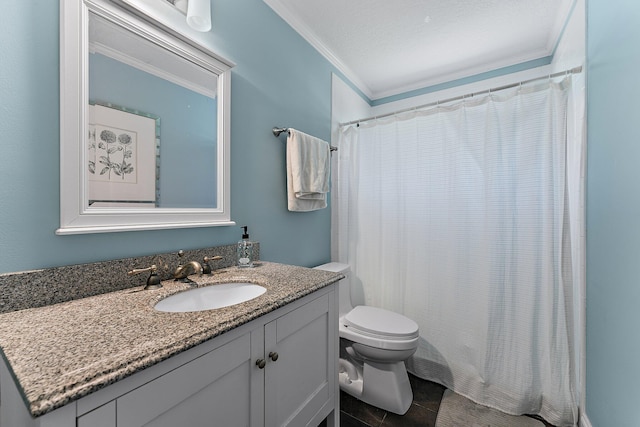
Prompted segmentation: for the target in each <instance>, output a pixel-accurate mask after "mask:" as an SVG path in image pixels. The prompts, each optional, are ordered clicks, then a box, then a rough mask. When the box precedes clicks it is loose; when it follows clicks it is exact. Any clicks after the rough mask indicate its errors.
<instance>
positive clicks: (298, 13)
mask: <svg viewBox="0 0 640 427" xmlns="http://www.w3.org/2000/svg"><path fill="white" fill-rule="evenodd" d="M264 1H265V3H267V4H268V5H269V6H270V7H271V8H272V9H273V10H274V11H275V12H276V13H278V14H279V15H280V16H281V17H282V18H283V19H284V20H285V21H286V22H288V23H289V25H291V26H292V27H293V28H294V29H295V30H296V31H297V32H298V33H300V34H301V35H302V36H303V37H304V38H305V39H306V40H307V41H309V42H310V43H311V44H312V45H313V46H314V47H315V48H316V49H318V51H320V53H322V54H323V55H324V56H325V57H326V58H327V59H328V60H329V61H330V62H332V63H333V64H334V65H335V66H336V67H337V68H338V69H339V70H340V71H341V72H342V73H344V74H345V76H346V77H347V78H348V79H349V80H351V82H352V83H353V84H355V85H356V86H358V88H359V89H360V90H362V92H363V93H364V94H365V95H367V96H368V97H369V98H370V99H379V98H383V97H386V96H391V95H396V94H399V93H403V92H407V91H410V90H414V89H419V88H424V87H428V86H432V85H435V84H438V83H443V82H447V81H452V80H455V79H459V78H464V77H469V76H473V75H476V74H479V73H483V72H486V71H492V70H496V69H499V68H502V67H508V66H511V65H516V64H520V63H523V62H526V61H530V60H535V59H540V58H545V57H548V56H550V55H552V54H553V51H554V49H555V46H556V44H557V41H558V39H559V37H560V36H561V34H562V30H563V28H564V25H565V22H566V21H567V19H568V16H569V14H570V11H571V8H572V7H573V4H574V2H575V0H264Z"/></svg>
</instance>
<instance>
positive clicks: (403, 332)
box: [339, 305, 418, 350]
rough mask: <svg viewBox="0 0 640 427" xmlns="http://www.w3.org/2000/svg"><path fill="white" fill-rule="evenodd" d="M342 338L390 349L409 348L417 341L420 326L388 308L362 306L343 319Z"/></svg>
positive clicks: (341, 326)
mask: <svg viewBox="0 0 640 427" xmlns="http://www.w3.org/2000/svg"><path fill="white" fill-rule="evenodd" d="M339 332H340V337H342V338H346V339H349V340H351V341H354V342H358V343H360V344H364V345H368V346H371V347H378V348H382V349H389V350H408V349H411V348H415V347H416V346H417V344H418V325H417V324H416V322H414V321H413V320H411V319H409V318H407V317H405V316H403V315H401V314H398V313H394V312H391V311H388V310H384V309H382V308H377V307H369V306H364V305H360V306H357V307H355V308H354V309H353V310H351V311H350V312H349V313H347V314H346V315H345V316H344V317H342V318H341V319H340V328H339Z"/></svg>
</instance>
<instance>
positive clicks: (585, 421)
mask: <svg viewBox="0 0 640 427" xmlns="http://www.w3.org/2000/svg"><path fill="white" fill-rule="evenodd" d="M579 426H580V427H593V426H592V425H591V421H589V418H588V417H587V416H586V415H585V414H582V415H581V416H580V423H579Z"/></svg>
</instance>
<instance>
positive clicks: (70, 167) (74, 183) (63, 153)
mask: <svg viewBox="0 0 640 427" xmlns="http://www.w3.org/2000/svg"><path fill="white" fill-rule="evenodd" d="M89 10H91V12H92V13H96V14H97V15H100V16H103V17H105V18H107V19H111V20H113V21H115V22H116V23H120V24H121V25H124V26H125V27H126V28H128V29H129V30H131V31H133V32H135V33H137V34H139V35H141V36H142V37H144V38H146V39H147V40H151V41H153V42H154V43H157V44H159V45H160V46H162V47H165V48H168V49H169V50H170V51H173V52H176V53H177V54H178V55H180V56H182V57H184V58H185V59H187V60H189V61H191V62H193V63H194V64H196V65H199V66H201V67H203V68H205V69H207V70H210V71H213V72H215V74H218V84H217V89H216V92H217V93H218V119H217V120H218V134H217V141H218V156H217V165H216V168H217V171H218V182H217V185H218V188H217V190H218V191H217V197H218V199H217V202H216V208H214V209H165V208H157V209H149V208H137V209H136V208H128V209H124V208H91V209H89V207H88V203H87V200H88V198H87V186H86V185H85V184H84V183H86V182H87V181H86V168H85V167H84V165H85V163H86V162H85V161H84V159H85V156H86V149H85V143H84V141H85V137H86V135H87V120H86V119H87V111H88V93H89V91H88V51H89V50H88V49H89V31H88V29H89ZM207 52H208V51H207V50H206V49H196V48H195V47H194V46H191V45H190V44H188V43H186V42H184V41H181V40H179V39H176V38H175V37H172V36H171V35H168V34H167V33H166V32H164V31H162V30H160V29H159V28H157V27H154V26H153V25H152V24H150V23H148V22H145V21H143V20H141V19H138V18H136V17H135V16H133V15H130V14H128V13H126V12H125V11H124V10H122V9H120V8H118V7H117V6H114V5H113V4H112V3H111V2H110V1H108V0H85V1H78V0H61V1H60V228H59V229H58V230H56V234H58V235H66V234H81V233H103V232H114V231H132V230H152V229H167V228H185V227H208V226H219V225H233V224H234V222H233V221H231V212H230V194H229V193H230V190H231V185H230V177H231V173H230V165H231V161H230V156H229V154H230V124H231V120H230V90H231V71H230V67H231V65H230V63H227V62H223V61H221V60H220V58H219V57H217V56H216V57H213V56H211V55H209V54H208V53H207ZM216 71H218V72H216Z"/></svg>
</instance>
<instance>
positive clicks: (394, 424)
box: [340, 375, 553, 427]
mask: <svg viewBox="0 0 640 427" xmlns="http://www.w3.org/2000/svg"><path fill="white" fill-rule="evenodd" d="M409 380H410V381H411V387H412V389H413V404H412V405H411V407H410V408H409V411H408V412H407V413H406V414H404V415H403V416H400V415H396V414H393V413H390V412H386V411H384V410H382V409H379V408H376V407H373V406H371V405H367V404H366V403H364V402H361V401H359V400H357V399H356V398H354V397H352V396H350V395H348V394H346V393H344V392H342V391H341V392H340V427H418V426H419V427H434V426H435V425H436V417H437V415H438V409H439V408H440V401H441V400H442V395H443V393H444V391H445V387H443V386H441V385H440V384H436V383H433V382H430V381H425V380H422V379H420V378H417V377H415V376H413V375H409ZM540 421H542V422H543V423H544V421H543V420H540ZM544 424H545V426H546V427H553V426H552V425H551V424H547V423H544ZM461 427H463V426H461Z"/></svg>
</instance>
